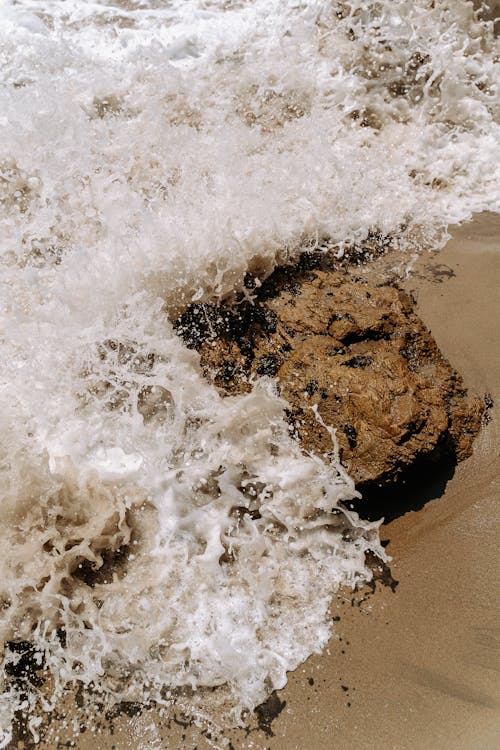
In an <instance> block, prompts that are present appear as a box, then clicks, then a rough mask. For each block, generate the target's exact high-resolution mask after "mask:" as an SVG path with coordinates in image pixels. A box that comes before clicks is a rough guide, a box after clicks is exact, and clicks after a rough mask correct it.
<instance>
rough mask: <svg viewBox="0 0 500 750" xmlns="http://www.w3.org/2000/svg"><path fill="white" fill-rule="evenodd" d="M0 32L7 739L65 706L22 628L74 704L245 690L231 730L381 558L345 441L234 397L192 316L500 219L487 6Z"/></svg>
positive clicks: (350, 5)
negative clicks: (186, 334)
mask: <svg viewBox="0 0 500 750" xmlns="http://www.w3.org/2000/svg"><path fill="white" fill-rule="evenodd" d="M0 38H1V43H0V60H1V68H2V78H1V85H0V101H1V107H0V123H1V124H2V130H3V136H2V139H1V141H0V197H1V202H0V227H1V239H0V250H1V260H0V281H1V285H2V293H1V300H0V305H1V310H2V315H1V318H0V447H1V454H0V462H1V463H0V486H1V496H2V499H1V502H2V520H3V523H2V528H1V529H0V540H1V546H2V550H3V552H2V557H1V559H0V633H1V638H0V649H1V650H0V659H1V661H2V676H1V677H0V685H1V687H2V691H3V697H2V699H1V703H0V726H1V727H2V731H3V742H2V740H0V746H6V745H7V744H8V743H9V741H10V740H9V737H10V731H11V730H10V726H11V720H12V717H13V715H14V712H15V711H16V710H18V709H19V708H20V700H21V697H20V696H22V700H23V701H25V703H23V704H22V706H21V707H22V708H24V710H27V711H30V712H32V713H33V717H35V715H36V711H35V708H36V707H37V706H38V708H37V710H40V709H49V708H50V705H51V703H50V700H49V699H48V698H45V699H44V700H45V701H46V702H45V703H43V700H42V699H41V698H40V696H39V695H37V694H36V692H32V693H28V695H27V697H26V692H23V693H20V692H19V689H18V687H17V685H16V683H15V681H12V680H11V679H10V678H9V673H11V671H12V668H13V667H15V664H16V660H18V659H19V654H18V652H17V651H16V650H15V649H13V648H11V647H9V644H12V643H13V642H19V641H27V642H30V643H31V644H32V645H33V648H34V649H35V653H36V654H37V659H38V663H39V664H40V666H41V667H43V668H44V669H45V670H46V671H47V672H48V673H50V674H51V675H52V680H53V684H54V696H55V697H54V700H56V699H57V696H58V695H59V693H60V690H62V689H63V688H64V685H66V684H67V683H71V682H79V683H82V684H85V685H92V686H94V687H95V686H96V685H97V686H98V687H99V689H100V690H102V691H103V692H104V693H105V694H106V695H108V696H109V697H110V699H111V700H121V699H133V698H137V697H139V698H141V699H150V698H151V699H155V700H157V701H164V702H168V697H169V694H170V693H169V691H170V690H172V689H174V688H176V687H182V686H189V687H191V688H192V689H196V688H203V687H213V686H226V687H227V688H228V689H229V691H230V694H231V695H232V701H233V708H234V720H235V721H237V720H238V715H239V712H240V711H241V709H242V708H253V707H254V706H255V705H257V704H258V703H259V702H260V701H262V700H263V699H264V698H265V697H266V696H267V695H268V694H269V693H270V692H271V691H272V690H273V689H275V688H279V687H282V686H283V685H284V684H285V682H286V673H287V671H289V670H290V669H294V668H295V667H296V666H297V665H298V664H300V663H301V662H302V661H303V660H304V659H306V658H307V656H308V655H309V654H311V653H312V652H315V651H316V652H317V651H320V650H321V648H322V647H323V646H324V645H325V643H326V642H327V639H328V637H329V635H330V626H329V623H328V618H327V612H328V604H329V601H330V600H331V597H332V595H333V594H334V592H335V591H336V590H337V589H338V588H339V587H340V586H355V585H356V584H358V583H360V582H362V581H364V580H368V579H369V578H370V576H371V573H370V571H369V569H368V567H367V566H366V563H365V557H366V553H367V552H368V551H373V552H375V553H376V554H378V555H379V556H380V557H382V558H383V556H384V553H383V550H382V548H381V547H380V544H379V542H378V537H377V525H376V524H368V523H366V522H363V521H362V520H361V519H359V518H358V517H357V515H356V514H355V513H352V512H350V511H348V510H347V509H346V508H345V505H344V504H343V502H344V501H347V500H349V499H351V498H353V497H354V496H355V495H356V490H355V488H354V486H353V483H352V481H351V480H350V478H349V477H348V476H347V475H346V473H345V471H344V470H343V468H342V466H341V465H340V463H339V462H338V459H337V454H336V451H335V436H334V431H333V429H332V453H331V456H330V457H323V458H320V457H317V456H314V455H306V454H304V453H303V452H302V451H301V449H300V448H299V446H298V445H297V443H296V442H295V441H294V440H293V439H292V437H291V436H290V433H289V429H288V426H287V423H286V420H285V416H284V408H285V404H284V403H283V402H282V401H281V399H280V398H279V396H278V395H277V393H276V392H275V389H274V386H273V383H272V382H271V381H270V380H267V379H265V378H263V379H261V380H259V381H256V382H255V385H254V389H253V391H252V392H251V393H250V394H248V395H245V396H237V397H236V396H235V397H229V398H223V397H222V396H221V395H220V394H219V393H218V392H217V390H216V389H215V388H214V387H213V386H211V385H210V384H208V383H207V382H206V381H205V380H204V379H203V377H202V374H201V371H200V367H199V362H198V357H197V355H196V354H194V353H193V352H191V351H189V350H188V349H187V348H186V347H185V345H184V344H183V343H182V342H181V340H180V339H179V338H178V337H177V336H176V334H175V332H174V330H173V327H172V324H171V320H173V319H174V318H175V317H176V316H177V315H178V313H179V312H180V311H182V310H183V309H184V308H185V307H186V305H187V304H189V303H190V302H193V301H204V300H218V299H222V298H224V297H227V296H228V295H230V294H232V293H234V292H235V291H237V290H242V289H243V281H244V278H245V274H247V273H248V272H251V273H253V274H255V275H257V276H260V277H261V278H264V277H265V276H266V275H268V274H269V273H270V272H271V271H272V269H273V268H274V267H275V265H276V264H278V263H283V262H287V261H292V260H294V259H295V258H297V257H298V255H299V254H300V252H301V251H302V250H303V249H304V247H311V245H316V246H317V245H319V244H322V245H326V246H335V247H336V248H337V249H340V251H341V250H342V247H344V246H347V245H352V244H356V243H361V242H363V241H364V240H366V238H367V237H368V236H373V235H374V234H375V233H376V234H378V235H381V236H384V237H388V236H389V237H391V238H392V241H393V242H394V243H396V244H397V245H398V246H399V247H400V248H402V249H409V250H411V249H414V248H415V247H418V248H429V247H432V246H435V245H438V244H441V243H442V242H444V240H445V238H446V227H447V226H448V225H449V224H450V223H457V222H460V221H463V220H465V219H467V218H469V217H470V216H471V214H472V212H474V211H480V210H498V205H499V195H498V190H499V188H498V185H499V184H500V180H499V174H498V172H499V169H500V167H499V165H498V159H497V158H496V151H497V146H498V142H499V131H500V127H499V124H498V115H499V109H498V91H497V84H496V82H497V81H498V56H495V55H497V52H496V47H495V45H496V41H495V37H494V34H493V26H492V22H491V21H488V20H485V18H483V17H482V16H481V13H480V12H479V11H475V10H474V9H473V6H472V4H471V3H467V2H458V1H457V2H455V3H453V4H449V3H447V2H444V1H442V0H435V1H434V0H433V1H432V2H431V1H430V0H412V1H411V2H410V1H406V0H395V1H393V2H389V1H388V0H368V1H367V0H352V1H351V2H335V1H328V2H327V1H326V0H301V1H300V2H298V1H297V2H295V0H287V1H286V2H285V1H284V0H253V1H252V0H224V1H223V0H220V1H216V0H205V1H203V0H172V1H171V2H162V1H161V0H115V1H114V2H112V1H110V2H107V3H105V2H102V1H101V0H96V1H95V2H83V0H71V1H68V2H60V1H59V0H40V1H38V2H37V1H35V0H32V1H30V0H21V1H18V2H16V3H14V2H5V3H3V4H2V5H1V6H0ZM318 418H319V415H318ZM332 427H333V428H334V427H335V425H333V426H332ZM330 429H331V428H330ZM40 701H41V703H40V705H38V703H37V702H40ZM37 721H38V720H37V719H36V717H35V718H32V724H31V728H32V730H33V732H35V731H36V725H37Z"/></svg>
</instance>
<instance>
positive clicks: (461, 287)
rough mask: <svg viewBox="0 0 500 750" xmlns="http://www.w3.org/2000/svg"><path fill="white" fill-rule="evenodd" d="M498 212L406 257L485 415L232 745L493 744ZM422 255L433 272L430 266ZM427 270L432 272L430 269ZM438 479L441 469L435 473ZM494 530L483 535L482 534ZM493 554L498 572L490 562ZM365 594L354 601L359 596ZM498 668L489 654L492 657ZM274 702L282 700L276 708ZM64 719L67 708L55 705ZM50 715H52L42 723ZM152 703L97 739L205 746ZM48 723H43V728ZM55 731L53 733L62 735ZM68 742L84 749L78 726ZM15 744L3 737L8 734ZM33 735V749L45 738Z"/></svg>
mask: <svg viewBox="0 0 500 750" xmlns="http://www.w3.org/2000/svg"><path fill="white" fill-rule="evenodd" d="M499 229H500V217H499V216H497V215H484V214H483V215H481V216H479V217H476V218H475V219H474V220H473V222H471V223H469V224H467V225H464V226H462V227H460V228H458V229H456V230H454V232H453V239H452V240H450V242H449V243H448V244H447V246H446V247H445V248H444V249H443V250H442V251H440V252H439V253H438V254H436V255H431V254H425V255H422V256H420V258H419V259H418V261H417V263H416V265H415V267H414V269H413V272H412V274H411V275H410V277H409V278H408V279H407V281H406V283H405V284H404V286H405V288H406V291H408V292H412V293H413V295H414V296H415V298H416V311H417V313H418V314H419V315H420V316H421V318H422V320H423V321H424V323H425V324H426V325H427V326H428V327H429V328H430V329H431V331H432V334H433V336H434V337H435V339H436V341H437V343H438V345H439V347H440V349H441V350H442V352H443V354H444V356H445V357H446V358H447V359H449V361H450V362H451V364H452V365H453V366H454V367H455V368H456V369H457V370H458V371H459V372H460V373H461V374H462V375H463V377H464V380H465V384H466V385H467V386H468V387H469V388H471V389H472V390H473V391H474V392H476V393H477V394H479V395H481V396H482V395H484V394H485V393H489V394H491V396H492V398H493V401H494V406H493V408H492V410H491V416H492V418H491V420H490V421H489V423H488V424H486V425H485V426H484V427H483V428H482V430H481V432H480V434H479V435H478V437H477V438H476V441H475V447H474V453H473V455H472V457H471V458H470V459H468V460H467V461H465V462H463V463H462V464H459V465H458V467H457V468H456V470H455V472H454V474H453V476H452V477H450V478H448V481H446V487H445V490H444V494H443V495H442V496H441V497H438V498H436V499H435V500H431V501H429V502H427V503H426V504H425V505H424V506H423V507H422V508H421V509H420V510H418V511H417V512H408V513H406V514H405V515H403V516H401V517H399V518H396V519H395V520H393V521H391V522H390V523H388V524H385V525H384V526H382V527H381V537H382V539H383V540H384V541H385V542H386V543H387V547H386V549H387V552H388V554H389V555H390V556H391V557H392V562H391V572H392V575H393V576H394V578H395V579H396V581H398V582H399V585H398V586H397V589H396V592H395V593H393V591H392V590H391V588H390V587H387V586H386V587H383V586H377V587H376V590H375V592H374V593H373V594H372V595H370V596H368V597H361V600H359V601H358V602H357V603H356V604H357V605H356V606H353V601H354V600H352V599H351V598H347V599H345V600H343V599H342V598H341V597H338V598H336V599H335V601H334V603H333V605H332V615H333V616H334V617H335V618H338V617H340V620H338V621H337V622H336V623H335V634H334V636H333V638H332V639H331V641H330V644H329V646H328V648H327V649H326V651H325V653H323V654H322V655H321V656H313V657H311V658H310V659H309V660H308V661H307V662H306V663H305V664H304V665H302V666H301V667H299V668H298V669H297V670H296V671H295V672H294V673H292V674H290V675H289V682H288V684H287V686H286V687H285V688H284V689H283V690H281V691H279V700H280V703H279V706H277V710H278V709H279V715H278V716H277V718H276V719H275V720H274V721H273V723H272V727H271V728H272V732H273V733H274V736H266V735H265V734H264V733H263V732H258V733H254V732H252V733H251V734H250V735H248V736H245V734H244V733H243V732H241V731H235V732H232V733H230V734H227V733H226V734H225V735H224V736H225V737H226V738H227V745H226V746H227V747H230V745H229V742H230V741H231V742H232V746H233V748H234V750H239V749H241V750H244V749H245V750H246V749H247V748H252V749H253V750H264V749H265V748H269V749H270V750H285V748H286V749H287V750H302V749H303V748H305V747H311V748H313V749H314V750H327V748H328V750H330V748H331V747H332V746H338V747H340V748H342V750H350V749H351V748H353V750H354V748H356V750H382V748H384V750H386V748H394V750H427V749H429V750H431V748H436V747H438V748H439V749H440V750H494V748H496V747H497V745H496V741H495V740H496V729H497V727H498V722H499V719H500V702H499V701H498V700H497V699H496V697H495V696H496V692H495V691H496V688H497V687H498V673H497V672H495V665H494V659H495V658H496V659H497V660H498V642H497V641H495V638H497V636H496V635H495V633H496V632H498V622H499V619H500V618H499V612H498V611H497V612H495V611H494V610H493V608H492V603H491V601H490V598H491V597H490V592H491V588H492V584H493V583H494V581H495V580H496V578H498V573H500V571H499V570H498V563H497V555H496V554H495V545H494V540H495V536H496V533H498V527H499V513H498V509H496V508H495V497H496V494H497V493H498V490H499V489H500V482H499V479H498V475H499V471H498V469H499V458H498V455H497V453H496V450H495V446H496V445H497V444H498V437H499V428H498V420H499V416H498V414H499V407H498V404H500V367H499V364H498V362H497V361H496V360H497V359H498V355H497V356H495V354H497V352H496V351H495V346H496V347H497V348H498V340H500V336H499V335H500V327H499V321H500V299H499V298H498V294H497V289H496V283H495V281H496V279H497V278H499V273H500V253H498V249H497V248H496V244H495V243H496V242H498V235H499ZM435 266H439V267H441V268H445V269H447V270H446V273H444V274H436V273H435ZM433 267H434V272H433ZM445 479H446V478H445ZM495 530H496V533H495ZM495 565H497V572H495ZM363 599H364V600H363ZM496 667H497V669H498V667H499V665H498V664H497V665H496ZM283 703H286V705H283ZM65 718H66V719H67V720H69V721H70V722H71V710H69V711H68V713H67V714H65ZM53 724H54V725H56V724H59V725H60V722H57V721H54V722H53ZM161 725H162V719H161V717H160V716H159V715H158V713H157V712H156V711H153V710H151V711H145V712H144V713H143V714H141V715H137V716H125V715H123V716H120V717H116V719H115V720H114V722H113V733H111V731H110V732H109V734H108V735H106V733H104V734H100V735H99V746H100V747H102V748H103V750H112V748H114V750H125V749H128V750H135V748H139V747H143V748H163V747H183V748H186V750H187V749H188V748H189V749H190V750H192V748H194V747H195V746H197V747H198V750H202V748H205V747H206V748H208V747H214V746H221V745H214V744H213V743H212V742H211V739H210V738H207V737H206V736H204V737H200V736H199V733H197V732H195V731H192V730H191V729H189V728H186V727H182V726H181V725H177V724H176V726H174V727H173V730H174V731H170V730H169V731H168V733H164V732H163V731H162V728H161ZM56 732H57V729H56V727H55V726H54V729H52V731H51V734H52V736H53V737H54V739H55V736H56V734H55V733H56ZM63 733H64V732H61V734H63ZM72 739H74V740H75V744H74V745H73V747H77V748H80V749H81V750H87V748H89V749H90V748H91V747H95V743H96V736H95V734H92V733H91V732H88V733H85V734H82V735H80V736H77V737H74V736H72ZM14 746H15V745H14ZM56 746H57V745H56V744H51V743H50V740H49V742H44V743H42V744H41V745H39V747H41V748H42V747H43V748H47V750H48V748H49V747H56Z"/></svg>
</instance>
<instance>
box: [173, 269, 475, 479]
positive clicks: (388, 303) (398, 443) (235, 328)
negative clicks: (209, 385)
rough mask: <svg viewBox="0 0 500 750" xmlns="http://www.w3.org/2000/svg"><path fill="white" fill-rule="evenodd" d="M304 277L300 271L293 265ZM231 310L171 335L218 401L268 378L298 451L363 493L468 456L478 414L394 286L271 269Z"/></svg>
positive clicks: (336, 274)
mask: <svg viewBox="0 0 500 750" xmlns="http://www.w3.org/2000/svg"><path fill="white" fill-rule="evenodd" d="M303 265H304V264H303ZM253 292H254V301H253V302H249V301H248V300H243V301H240V304H239V305H237V306H233V307H232V308H230V307H224V306H222V307H214V306H210V305H199V306H196V305H195V306H192V307H191V308H189V310H187V311H186V313H184V315H183V316H181V318H180V319H179V321H178V323H177V324H178V329H179V332H180V333H181V334H182V335H183V336H184V337H185V338H186V340H187V341H188V343H190V344H191V345H192V346H195V347H196V348H197V349H198V350H199V352H200V355H201V363H202V367H203V369H204V371H205V373H206V374H207V376H208V377H210V378H211V379H212V380H213V381H214V382H215V383H216V384H217V385H218V386H220V387H221V388H222V389H224V390H225V391H226V392H228V393H237V392H242V391H245V390H249V389H250V388H251V380H252V378H253V377H255V376H257V375H269V376H271V377H275V378H276V379H277V382H278V387H279V390H280V392H281V395H282V396H283V397H284V398H285V399H286V400H287V401H288V403H289V404H290V410H289V418H290V423H291V425H293V427H294V429H295V430H296V434H297V436H298V438H299V439H300V440H301V442H302V444H303V446H304V448H305V449H306V450H309V451H313V452H315V453H319V454H328V453H331V451H332V440H331V437H330V435H329V433H328V432H327V430H326V429H325V428H324V427H322V426H321V424H320V422H319V421H318V420H317V418H316V417H315V414H314V411H313V410H312V409H311V407H312V406H313V405H315V404H317V407H318V411H319V414H320V416H321V418H322V419H323V421H324V422H325V424H326V425H332V426H334V427H336V428H337V439H338V443H339V448H340V457H341V460H342V462H343V464H344V465H345V466H346V468H347V469H348V471H349V473H350V474H351V476H352V477H353V479H354V480H355V481H356V483H357V485H358V486H361V488H364V487H368V486H370V485H375V484H380V483H387V482H393V481H394V480H396V479H397V477H398V476H399V475H400V474H401V473H402V472H403V471H404V470H405V469H407V468H408V467H410V466H411V465H413V464H414V463H415V461H417V460H421V459H422V458H424V457H427V458H433V459H437V458H441V457H442V456H451V457H456V459H457V460H461V459H463V458H465V457H467V456H468V455H469V454H470V453H471V450H472V441H473V438H474V436H475V435H476V433H477V432H478V430H479V427H480V424H481V417H482V414H483V410H484V408H483V404H482V402H481V401H480V400H479V399H478V398H476V397H474V396H470V395H468V394H467V391H466V389H465V387H464V384H463V381H462V378H461V376H460V375H459V374H458V373H457V372H456V371H455V370H454V369H453V368H452V367H451V365H450V364H449V363H448V362H447V361H446V360H445V359H444V357H443V356H442V355H441V353H440V351H439V349H438V347H437V345H436V343H435V341H434V339H433V338H432V336H431V334H430V332H429V331H428V330H427V329H426V327H425V326H424V325H423V323H422V321H421V320H420V319H419V318H418V316H417V315H416V314H415V313H414V312H413V308H412V304H411V301H410V299H409V298H408V296H407V295H406V294H405V293H404V292H403V291H401V290H400V289H398V288H397V287H395V286H393V285H383V284H382V285H380V284H379V285H377V284H374V283H370V282H369V281H368V280H367V278H366V277H363V276H356V271H355V270H354V271H353V270H350V271H348V270H346V269H340V270H333V269H332V268H327V267H326V268H325V267H323V268H321V267H320V268H312V269H308V268H307V267H306V268H304V267H302V268H299V269H295V270H293V269H281V270H279V271H277V272H275V273H274V274H273V275H272V276H271V277H270V278H269V279H268V280H267V281H266V282H265V284H264V285H262V286H261V287H260V288H258V289H257V290H255V289H254V290H253Z"/></svg>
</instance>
